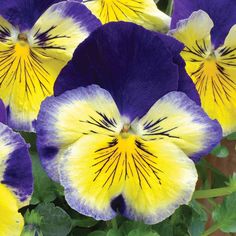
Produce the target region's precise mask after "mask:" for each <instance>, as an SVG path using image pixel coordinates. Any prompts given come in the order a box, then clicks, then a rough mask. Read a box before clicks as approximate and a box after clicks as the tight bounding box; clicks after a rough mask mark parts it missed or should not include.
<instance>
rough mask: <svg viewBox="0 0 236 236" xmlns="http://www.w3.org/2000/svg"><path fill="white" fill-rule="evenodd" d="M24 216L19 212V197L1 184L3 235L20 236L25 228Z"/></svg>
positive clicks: (0, 203) (0, 218)
mask: <svg viewBox="0 0 236 236" xmlns="http://www.w3.org/2000/svg"><path fill="white" fill-rule="evenodd" d="M23 226H24V218H23V216H22V215H21V214H20V213H18V205H17V199H16V198H15V196H14V195H13V194H12V193H11V191H9V189H7V187H6V186H4V185H3V184H0V232H1V236H9V235H11V236H19V235H21V232H22V230H23Z"/></svg>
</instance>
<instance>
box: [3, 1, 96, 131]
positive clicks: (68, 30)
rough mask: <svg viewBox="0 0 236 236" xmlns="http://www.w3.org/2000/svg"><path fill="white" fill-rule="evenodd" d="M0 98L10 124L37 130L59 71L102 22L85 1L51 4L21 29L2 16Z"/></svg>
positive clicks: (13, 126)
mask: <svg viewBox="0 0 236 236" xmlns="http://www.w3.org/2000/svg"><path fill="white" fill-rule="evenodd" d="M0 26H1V27H2V28H3V29H4V31H3V32H2V37H1V38H0V58H1V60H0V98H2V100H3V102H4V104H5V105H6V106H7V111H8V117H7V118H8V119H7V121H8V124H9V126H10V127H12V128H14V129H16V130H24V131H34V127H33V124H32V122H33V121H34V120H35V119H36V117H37V114H38V111H39V108H40V104H41V102H42V101H43V100H44V99H45V98H46V97H47V96H50V95H52V94H53V86H54V82H55V80H56V78H57V76H58V74H59V72H60V70H61V69H62V68H63V67H64V66H65V65H66V63H67V62H68V61H69V60H70V59H71V57H72V54H73V51H74V49H75V48H76V47H77V45H78V44H79V43H81V42H82V41H83V40H84V39H85V38H86V37H87V36H88V35H89V34H90V33H91V31H93V30H94V29H95V28H97V27H98V26H100V22H99V21H98V20H97V19H96V18H95V16H93V15H92V14H91V12H90V11H89V10H88V9H87V8H86V7H85V6H84V5H82V4H80V3H77V2H72V1H71V2H66V1H64V2H61V3H57V4H54V5H52V6H51V7H50V8H48V9H47V11H46V12H44V14H43V15H42V16H41V17H40V18H39V19H38V20H37V22H36V23H35V25H34V26H33V28H32V29H31V30H30V31H29V32H27V33H22V32H20V31H19V29H17V28H16V27H14V26H13V25H11V24H10V23H9V22H7V21H6V20H5V19H4V18H0Z"/></svg>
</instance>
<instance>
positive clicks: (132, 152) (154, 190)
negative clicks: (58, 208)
mask: <svg viewBox="0 0 236 236" xmlns="http://www.w3.org/2000/svg"><path fill="white" fill-rule="evenodd" d="M59 169H60V181H61V184H62V185H63V186H64V187H65V197H66V199H67V201H68V203H69V205H70V206H71V207H72V208H73V209H75V210H77V211H78V212H80V213H82V214H85V215H88V216H91V217H94V218H95V219H98V220H109V219H111V218H113V217H114V216H115V215H116V214H117V213H120V214H122V215H125V216H127V217H128V218H130V219H135V220H142V221H144V222H145V223H147V224H154V223H157V222H160V221H162V220H164V219H165V218H167V217H168V216H170V215H171V214H172V213H173V212H174V210H175V209H176V208H178V207H179V205H181V204H187V203H188V201H190V199H191V196H192V193H193V191H194V189H195V184H196V181H197V173H196V169H195V166H194V163H193V162H192V161H191V160H190V159H189V158H188V157H187V156H186V155H185V154H184V153H183V152H182V151H181V150H180V149H178V148H177V147H176V146H175V145H174V144H171V143H167V142H163V141H156V142H146V141H143V140H142V139H139V138H138V137H136V136H133V135H131V136H129V137H126V138H122V137H119V136H118V137H116V138H111V137H104V136H101V135H89V136H84V137H83V138H81V139H80V140H79V141H78V142H76V143H75V144H74V145H73V146H71V147H70V148H69V149H68V151H67V153H65V155H64V158H63V159H61V161H60V167H59ZM91 193H92V194H91Z"/></svg>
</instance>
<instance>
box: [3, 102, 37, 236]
mask: <svg viewBox="0 0 236 236" xmlns="http://www.w3.org/2000/svg"><path fill="white" fill-rule="evenodd" d="M5 117H6V113H5V109H4V107H3V106H2V102H1V101H0V122H1V123H0V232H1V235H2V236H9V235H11V236H19V235H20V234H21V232H22V229H23V226H24V218H23V216H22V215H21V214H20V213H19V212H18V210H19V209H20V208H21V207H23V206H25V205H27V204H28V202H29V199H30V196H31V194H32V189H33V177H32V168H31V160H30V157H29V153H28V145H27V144H26V143H25V141H24V140H23V138H22V137H21V136H20V135H19V134H17V133H15V132H13V131H12V129H10V128H9V127H8V126H7V125H5V124H3V123H2V122H3V121H5Z"/></svg>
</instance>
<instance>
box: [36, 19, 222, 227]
mask: <svg viewBox="0 0 236 236" xmlns="http://www.w3.org/2000/svg"><path fill="white" fill-rule="evenodd" d="M182 49H183V46H182V44H180V43H178V42H177V41H176V40H174V39H172V38H171V37H168V36H165V35H161V34H159V33H154V32H151V31H148V30H145V29H144V28H143V27H140V26H137V25H135V24H132V23H124V22H119V23H109V24H106V25H104V26H103V27H100V28H99V29H98V30H96V31H95V32H94V33H92V34H91V35H90V36H89V38H88V39H86V40H85V41H84V42H83V43H82V44H81V45H80V46H79V47H78V48H77V50H76V51H75V53H74V56H73V59H72V60H71V61H70V62H69V63H68V65H67V66H66V67H65V68H64V69H63V70H62V72H61V74H60V75H59V78H58V80H57V82H56V84H55V93H56V95H58V96H52V97H50V98H47V99H46V100H45V101H44V102H43V103H42V106H41V109H40V113H39V116H38V120H37V125H36V131H37V135H38V150H39V153H40V157H41V161H42V164H43V166H44V168H45V170H46V171H47V173H48V175H49V176H50V177H51V178H53V179H54V180H56V181H59V182H60V183H61V184H62V185H63V186H64V188H65V197H66V200H67V201H68V203H69V204H70V206H71V207H72V208H73V209H75V210H77V211H78V212H80V213H82V214H85V215H88V216H92V217H94V218H95V219H98V220H109V219H112V218H113V217H115V216H116V214H117V213H119V214H122V215H124V216H126V217H128V218H130V219H135V220H143V221H144V222H145V223H147V224H153V223H157V222H159V221H161V220H163V219H164V218H166V217H168V216H169V215H171V214H172V213H173V212H174V210H175V209H176V208H177V207H178V206H179V205H181V204H186V203H188V201H189V200H190V199H191V196H192V193H193V191H194V188H195V183H196V181H197V173H196V169H195V165H194V162H193V160H195V161H196V160H199V158H200V157H201V156H203V155H204V154H207V153H208V152H209V151H210V150H211V149H212V148H213V147H214V146H215V145H216V144H217V143H218V142H219V141H220V139H221V128H220V126H219V124H218V122H217V121H213V120H211V119H210V118H208V116H207V115H206V114H205V113H204V111H203V110H202V109H201V108H200V106H199V105H197V104H196V103H195V102H194V101H193V100H191V99H190V98H189V97H192V99H195V100H196V101H197V102H198V97H197V96H196V93H195V92H196V91H195V88H194V85H193V84H192V83H191V80H190V78H188V76H185V75H184V70H183V68H184V63H182V61H181V58H180V56H179V52H180V51H181V50H182ZM180 75H181V78H182V79H180ZM186 85H187V86H186ZM79 86H80V87H79ZM73 88H74V89H73ZM66 89H68V91H65V90H66ZM64 91H65V92H64ZM183 91H185V93H184V92H183ZM189 157H191V158H192V159H190V158H189Z"/></svg>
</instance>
